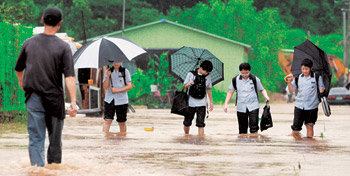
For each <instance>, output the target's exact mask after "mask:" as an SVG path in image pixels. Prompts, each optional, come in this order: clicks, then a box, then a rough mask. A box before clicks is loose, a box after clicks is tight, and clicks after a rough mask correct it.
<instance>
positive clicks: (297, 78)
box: [294, 72, 321, 101]
mask: <svg viewBox="0 0 350 176" xmlns="http://www.w3.org/2000/svg"><path fill="white" fill-rule="evenodd" d="M299 76H300V74H298V75H297V76H296V77H295V78H294V80H295V85H296V86H297V89H299V85H298V81H299ZM310 76H311V77H314V76H315V80H316V89H317V97H318V100H319V101H321V93H320V88H319V86H318V79H319V78H320V75H319V74H317V73H315V75H314V73H313V72H311V75H310ZM295 94H298V92H297V91H296V93H295Z"/></svg>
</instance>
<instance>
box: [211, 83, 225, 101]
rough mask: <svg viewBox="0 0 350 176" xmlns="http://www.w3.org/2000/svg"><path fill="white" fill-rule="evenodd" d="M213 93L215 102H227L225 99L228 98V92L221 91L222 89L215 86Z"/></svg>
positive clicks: (212, 89)
mask: <svg viewBox="0 0 350 176" xmlns="http://www.w3.org/2000/svg"><path fill="white" fill-rule="evenodd" d="M211 93H212V97H213V103H214V104H220V105H222V104H224V103H225V99H226V94H227V93H226V92H224V91H220V90H216V89H215V87H212V88H211Z"/></svg>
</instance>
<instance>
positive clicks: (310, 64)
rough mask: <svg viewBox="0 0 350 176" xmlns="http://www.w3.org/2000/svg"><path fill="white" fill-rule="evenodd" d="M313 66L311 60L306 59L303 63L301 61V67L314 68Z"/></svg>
mask: <svg viewBox="0 0 350 176" xmlns="http://www.w3.org/2000/svg"><path fill="white" fill-rule="evenodd" d="M312 65H313V63H312V60H310V59H304V60H303V61H301V66H305V67H309V68H312Z"/></svg>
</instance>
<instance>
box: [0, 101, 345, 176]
mask: <svg viewBox="0 0 350 176" xmlns="http://www.w3.org/2000/svg"><path fill="white" fill-rule="evenodd" d="M320 110H321V109H320ZM271 111H272V113H273V114H272V117H273V120H274V127H273V128H271V129H268V130H267V131H264V132H262V133H260V135H238V134H237V133H238V124H237V118H236V115H235V113H234V112H235V111H234V110H233V108H231V109H230V111H229V113H224V112H223V110H222V107H220V106H216V107H215V110H214V112H212V113H211V114H210V116H209V118H208V119H207V120H206V123H207V126H206V128H205V133H206V136H205V137H198V136H197V128H196V127H194V125H192V126H193V127H192V128H191V131H190V133H191V134H190V135H188V136H184V135H183V129H182V128H183V126H182V118H181V117H179V116H176V115H172V114H170V111H169V110H147V109H136V113H131V114H129V118H128V122H127V125H128V134H127V135H126V136H118V135H111V136H108V137H105V136H104V135H102V133H101V130H102V127H101V126H102V123H103V120H102V119H101V118H86V117H76V118H67V119H66V120H65V126H64V131H63V163H62V164H60V165H46V166H45V167H44V168H38V167H32V166H30V165H29V157H28V152H27V147H28V135H27V134H2V135H1V137H0V175H30V176H37V175H49V176H55V175H57V176H58V175H59V176H60V175H84V176H85V175H217V176H219V175H220V176H221V175H260V176H261V175H344V176H346V175H349V174H350V171H349V166H350V140H349V136H350V130H349V128H350V107H349V106H333V107H332V113H333V114H332V116H331V117H325V116H324V115H323V114H322V113H321V112H322V110H321V111H320V113H319V120H318V122H317V124H316V126H315V136H316V137H315V139H312V140H310V139H309V140H307V139H303V140H294V139H293V138H292V137H291V136H289V134H290V125H291V123H292V119H293V106H292V105H287V104H272V105H271ZM260 113H261V112H260ZM145 127H148V128H150V127H154V130H153V131H145V130H144V128H145ZM111 130H112V131H117V130H118V129H117V128H116V127H113V128H112V129H111ZM302 133H303V135H305V133H306V131H305V129H303V131H302ZM46 145H47V142H46Z"/></svg>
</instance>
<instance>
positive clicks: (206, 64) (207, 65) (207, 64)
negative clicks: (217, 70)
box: [200, 60, 213, 73]
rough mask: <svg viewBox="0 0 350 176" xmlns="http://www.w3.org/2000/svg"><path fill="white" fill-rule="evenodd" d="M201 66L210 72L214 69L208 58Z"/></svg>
mask: <svg viewBox="0 0 350 176" xmlns="http://www.w3.org/2000/svg"><path fill="white" fill-rule="evenodd" d="M200 67H202V69H203V70H205V71H207V72H209V73H210V72H211V71H212V70H213V64H212V63H211V62H210V61H208V60H205V61H203V62H202V63H201V65H200Z"/></svg>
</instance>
